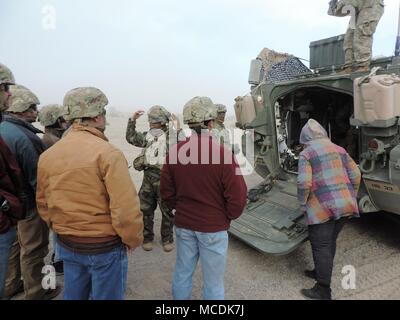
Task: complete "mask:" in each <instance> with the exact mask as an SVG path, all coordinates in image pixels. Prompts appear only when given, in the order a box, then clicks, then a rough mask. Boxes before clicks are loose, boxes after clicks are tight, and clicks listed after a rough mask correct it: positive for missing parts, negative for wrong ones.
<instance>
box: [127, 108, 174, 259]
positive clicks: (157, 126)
mask: <svg viewBox="0 0 400 320" xmlns="http://www.w3.org/2000/svg"><path fill="white" fill-rule="evenodd" d="M143 114H144V111H136V112H135V113H134V114H133V116H132V117H131V118H130V119H129V121H128V127H127V129H126V141H128V143H130V144H132V145H134V146H135V147H139V148H143V150H142V152H141V154H140V155H139V156H138V157H137V158H136V159H135V160H134V162H133V166H134V168H135V169H136V170H138V171H144V172H143V182H142V186H141V188H140V191H139V198H140V209H141V210H142V212H143V222H144V231H143V236H144V241H143V246H142V247H143V249H144V250H145V251H151V250H153V241H154V231H153V227H154V211H155V210H156V208H157V203H158V205H159V206H160V210H161V214H162V220H161V241H162V245H163V249H164V251H166V252H170V251H172V250H173V249H174V245H173V242H174V234H173V225H174V214H173V212H172V210H170V209H169V208H168V207H166V206H165V204H164V203H163V202H162V201H161V197H160V175H161V168H162V165H163V161H164V157H165V155H166V153H167V152H168V147H169V144H170V143H174V141H173V140H174V139H175V143H176V136H177V132H176V131H174V130H172V132H169V128H168V123H169V121H170V118H171V117H172V116H171V114H170V113H169V112H168V111H167V110H166V109H165V108H164V107H162V106H153V107H152V108H151V109H150V110H149V112H148V121H149V126H150V130H149V132H147V133H146V132H144V133H141V132H137V131H136V120H137V119H139V118H140V117H141V116H142V115H143ZM173 121H174V122H176V125H175V126H176V129H177V130H179V129H180V128H179V121H177V118H176V117H173Z"/></svg>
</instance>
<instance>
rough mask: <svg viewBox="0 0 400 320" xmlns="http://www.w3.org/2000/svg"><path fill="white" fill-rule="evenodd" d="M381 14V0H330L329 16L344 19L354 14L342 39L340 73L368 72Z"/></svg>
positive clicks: (382, 10)
mask: <svg viewBox="0 0 400 320" xmlns="http://www.w3.org/2000/svg"><path fill="white" fill-rule="evenodd" d="M383 12H384V2H383V0H340V1H338V0H332V1H331V2H330V3H329V11H328V14H330V15H333V16H337V17H344V16H347V15H348V14H349V13H350V14H355V16H354V17H352V20H350V25H349V28H348V29H347V32H346V36H345V38H344V45H343V48H344V52H345V64H344V66H343V71H342V73H350V72H362V71H368V70H369V64H370V62H371V58H372V44H373V35H374V33H375V31H376V27H377V26H378V23H379V20H380V19H381V17H382V15H383ZM353 19H355V20H353ZM353 22H354V25H352V23H353Z"/></svg>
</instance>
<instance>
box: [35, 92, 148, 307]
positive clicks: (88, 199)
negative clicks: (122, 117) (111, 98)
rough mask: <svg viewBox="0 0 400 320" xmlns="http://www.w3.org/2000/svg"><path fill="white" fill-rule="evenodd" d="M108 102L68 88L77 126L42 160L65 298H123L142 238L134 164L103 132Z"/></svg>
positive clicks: (44, 197)
mask: <svg viewBox="0 0 400 320" xmlns="http://www.w3.org/2000/svg"><path fill="white" fill-rule="evenodd" d="M107 105H108V99H107V97H106V96H105V94H104V93H103V92H102V91H101V90H99V89H97V88H93V87H83V88H76V89H73V90H71V91H69V92H68V93H67V94H66V95H65V98H64V106H65V107H66V108H67V109H68V118H69V119H71V121H73V124H72V129H71V131H70V132H69V133H68V135H67V136H65V137H64V138H63V139H61V140H60V141H59V142H57V143H56V144H54V145H53V147H51V148H50V149H48V150H46V151H45V152H44V153H43V154H42V155H41V157H40V160H39V165H38V192H37V205H38V210H39V214H40V216H41V217H42V218H43V220H45V221H46V223H47V224H48V225H49V226H51V228H52V230H53V231H54V232H55V233H56V234H57V241H58V244H59V251H60V259H61V260H63V261H64V299H66V300H88V299H93V300H121V299H124V297H125V289H126V281H127V270H128V258H127V250H133V249H135V248H136V247H137V246H139V245H141V243H142V241H143V221H142V213H141V212H140V205H139V199H138V196H137V192H136V189H135V186H134V184H133V183H132V180H131V178H130V175H129V170H128V163H127V161H126V159H125V157H124V155H123V153H122V152H121V151H120V150H118V149H117V148H115V147H114V146H113V145H111V144H110V143H109V142H108V139H107V137H106V136H105V135H104V131H105V128H106V110H105V107H106V106H107Z"/></svg>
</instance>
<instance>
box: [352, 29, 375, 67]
mask: <svg viewBox="0 0 400 320" xmlns="http://www.w3.org/2000/svg"><path fill="white" fill-rule="evenodd" d="M377 26H378V21H371V22H368V23H363V24H361V25H359V26H357V27H356V29H355V33H354V46H353V50H354V62H355V64H354V66H355V67H356V68H365V67H369V64H370V62H371V59H372V43H373V34H374V33H375V30H376V27H377Z"/></svg>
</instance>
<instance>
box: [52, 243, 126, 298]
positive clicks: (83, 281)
mask: <svg viewBox="0 0 400 320" xmlns="http://www.w3.org/2000/svg"><path fill="white" fill-rule="evenodd" d="M58 245H59V253H60V259H61V260H62V261H64V300H89V299H92V300H124V298H125V287H126V278H127V272H128V257H127V250H126V248H125V247H124V246H122V245H121V246H120V247H118V248H115V249H113V250H111V251H110V252H107V253H102V254H96V255H84V254H79V253H74V252H72V251H70V250H68V249H66V248H64V247H63V246H62V245H61V244H59V243H58Z"/></svg>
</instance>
